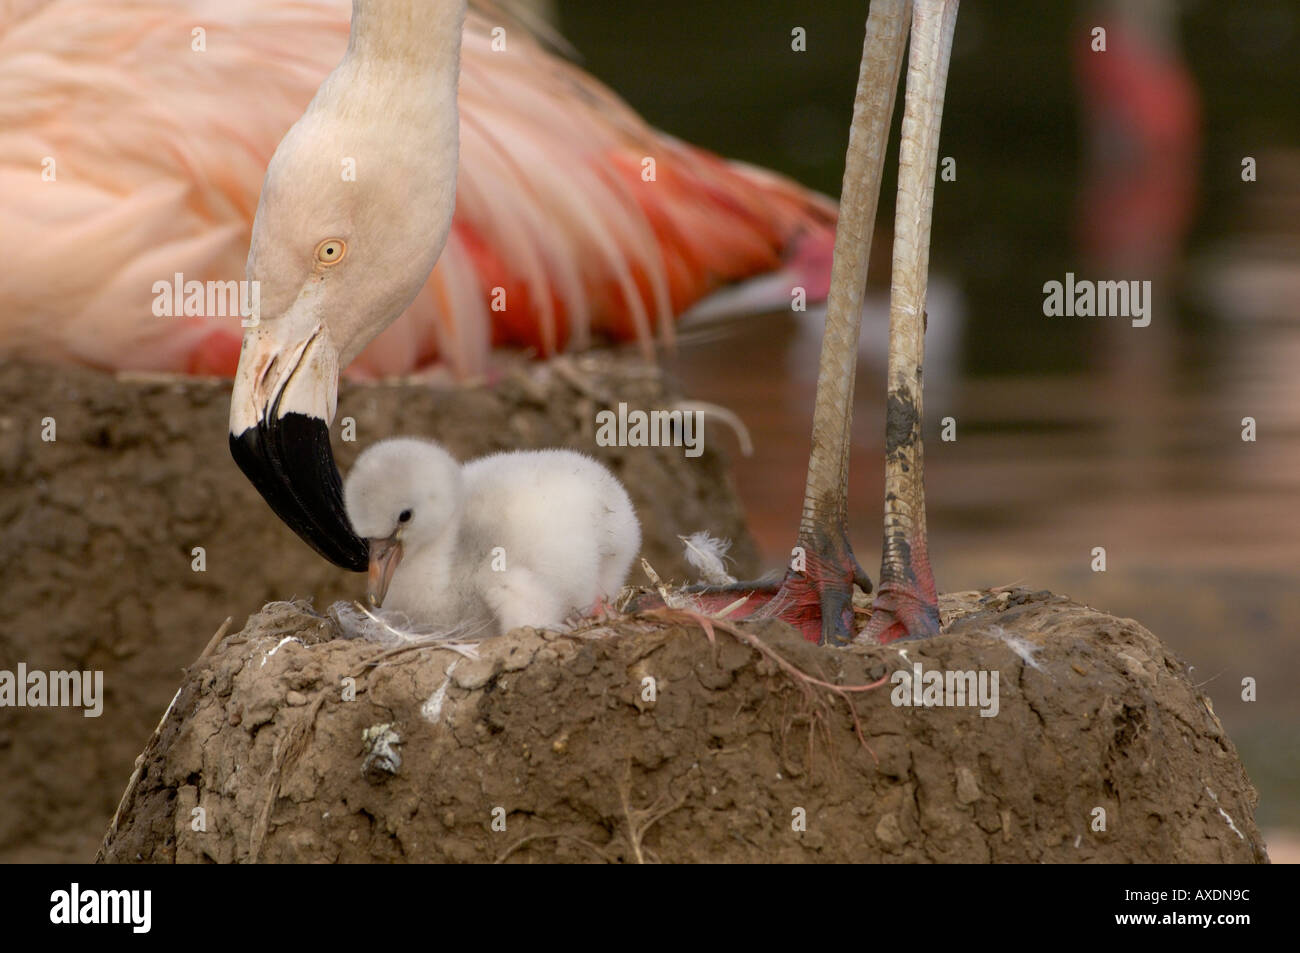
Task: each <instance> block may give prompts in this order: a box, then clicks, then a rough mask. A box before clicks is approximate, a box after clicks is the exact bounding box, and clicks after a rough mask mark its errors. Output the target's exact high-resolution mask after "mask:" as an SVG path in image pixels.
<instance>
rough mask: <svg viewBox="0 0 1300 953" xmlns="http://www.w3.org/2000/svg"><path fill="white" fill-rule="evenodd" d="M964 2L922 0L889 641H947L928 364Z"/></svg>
mask: <svg viewBox="0 0 1300 953" xmlns="http://www.w3.org/2000/svg"><path fill="white" fill-rule="evenodd" d="M957 6H958V0H916V3H915V9H914V13H913V22H912V46H911V53H910V55H909V56H908V65H907V98H906V103H905V105H904V107H903V108H904V112H903V127H902V142H901V144H900V147H899V157H898V165H899V171H898V201H897V206H896V212H895V221H894V261H893V275H892V279H891V285H890V307H889V370H888V375H889V394H888V400H887V403H886V411H885V413H886V418H885V532H884V547H883V550H882V553H881V558H880V588H879V590H878V591H877V593H876V597H875V600H874V602H873V605H872V609H873V612H872V616H871V619H870V621H869V622H868V623H867V626H866V628H865V629H864V630H863V632H862V635H861V638H862V639H864V640H875V641H879V642H888V641H892V640H894V639H898V638H904V637H919V636H928V635H935V634H937V633H938V632H939V608H938V599H937V590H936V587H935V583H934V573H933V572H932V570H931V568H930V558H929V551H928V545H927V540H926V527H925V476H924V455H923V453H922V445H921V421H922V404H921V390H922V388H921V363H922V359H923V357H924V353H925V292H926V278H927V274H928V271H929V264H930V223H931V217H932V212H933V210H934V177H935V166H936V163H937V160H938V154H939V126H940V122H941V119H942V116H943V99H944V88H945V86H946V84H947V76H948V61H949V58H950V56H951V52H952V37H953V31H954V29H955V28H956V23H957Z"/></svg>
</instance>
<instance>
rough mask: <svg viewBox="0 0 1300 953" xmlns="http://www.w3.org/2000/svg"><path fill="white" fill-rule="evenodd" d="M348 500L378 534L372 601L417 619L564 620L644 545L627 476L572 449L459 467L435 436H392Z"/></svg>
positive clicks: (617, 582) (599, 595)
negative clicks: (626, 486) (624, 480)
mask: <svg viewBox="0 0 1300 953" xmlns="http://www.w3.org/2000/svg"><path fill="white" fill-rule="evenodd" d="M343 500H344V506H345V507H346V509H347V513H348V518H349V519H350V520H351V521H352V528H353V529H354V530H355V531H356V533H357V535H359V536H361V537H362V538H364V539H366V540H368V541H369V543H370V584H369V587H368V588H369V594H370V599H371V601H372V602H373V603H374V604H376V605H383V607H384V608H385V609H395V610H397V611H399V612H402V613H404V614H406V615H407V616H408V617H409V618H410V619H411V621H413V622H416V623H419V624H438V625H444V624H445V625H455V624H458V623H463V622H469V621H477V620H491V621H492V623H493V627H494V630H495V632H496V633H498V634H500V633H503V632H508V631H510V630H511V629H514V628H517V627H519V626H524V625H529V626H536V627H539V628H545V627H554V626H557V625H559V624H561V623H562V622H563V621H564V620H565V618H567V617H568V616H569V615H570V614H571V613H573V612H574V611H586V610H588V609H590V608H591V607H592V606H593V605H595V604H596V603H597V602H598V601H599V600H601V599H606V598H611V597H613V596H614V595H616V594H617V593H618V591H619V589H620V588H621V587H622V585H623V583H624V581H625V580H626V578H627V574H628V570H629V569H630V568H631V565H632V560H633V559H635V558H636V555H637V553H638V552H639V551H640V548H641V527H640V525H639V524H638V522H637V518H636V512H635V510H633V508H632V501H631V500H630V499H629V498H628V495H627V491H626V490H624V489H623V485H622V484H621V483H619V481H618V479H617V478H616V477H615V476H614V475H613V474H612V473H610V472H609V470H607V469H606V468H605V467H604V466H602V465H601V464H599V463H597V462H596V461H595V460H593V459H591V458H590V457H587V456H584V455H583V454H581V453H577V452H575V451H572V450H522V451H516V452H512V453H498V454H493V455H492V456H487V457H482V458H480V459H478V460H472V461H470V462H469V463H466V464H464V465H463V466H462V465H461V464H459V463H457V462H456V460H455V459H454V458H453V457H452V456H451V455H450V454H449V453H447V451H446V450H444V449H443V448H442V447H441V446H439V445H438V444H437V443H434V442H433V441H429V440H419V439H413V438H405V437H399V438H395V439H392V440H384V441H381V442H380V443H377V444H374V445H373V446H371V447H369V448H367V449H366V450H365V451H364V452H363V453H362V454H361V456H360V457H358V458H357V462H356V464H355V465H354V466H353V467H352V470H351V472H350V473H349V474H348V477H347V480H346V481H345V483H344V487H343Z"/></svg>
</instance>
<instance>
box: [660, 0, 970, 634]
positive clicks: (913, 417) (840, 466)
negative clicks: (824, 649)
mask: <svg viewBox="0 0 1300 953" xmlns="http://www.w3.org/2000/svg"><path fill="white" fill-rule="evenodd" d="M958 2H959V0H915V2H914V4H913V3H912V2H909V0H873V2H872V4H871V13H870V16H869V17H868V19H867V38H866V43H865V46H864V48H863V54H862V67H861V71H860V72H859V75H858V90H857V97H856V99H855V101H854V108H853V126H852V129H851V131H850V133H849V149H848V155H847V157H846V160H845V168H844V187H843V192H842V194H841V199H840V218H839V223H838V226H837V228H836V233H835V260H834V264H833V265H832V269H831V289H830V297H829V300H828V302H827V315H826V330H825V333H824V335H823V337H822V351H821V361H820V365H819V370H818V378H817V401H816V406H815V409H814V411H813V435H812V454H811V456H810V457H809V461H808V481H807V483H806V485H805V489H804V505H803V515H802V518H801V520H800V523H799V535H798V544H797V546H796V548H795V550H794V553H793V557H794V558H793V559H792V562H791V566H790V568H789V569H788V570H787V572H786V573H785V577H784V578H783V579H782V581H781V584H780V585H779V586H776V585H775V584H767V585H762V584H745V583H738V584H736V585H732V586H725V587H694V588H693V589H692V590H688V591H692V592H693V593H694V595H695V598H696V602H697V604H698V605H699V606H700V607H701V608H702V609H703V610H704V611H720V610H722V609H724V608H726V609H728V611H729V615H730V616H731V617H732V618H746V617H748V618H760V617H773V616H775V617H777V618H780V619H783V620H785V621H786V622H789V623H791V624H792V625H794V626H795V627H796V628H798V629H799V630H800V631H801V632H802V633H803V635H804V638H806V639H808V640H809V641H813V642H819V643H822V644H845V643H847V642H849V641H851V640H853V639H854V637H855V631H854V626H853V587H854V586H855V585H856V586H857V587H858V588H860V589H862V590H863V591H864V592H870V591H871V581H870V579H868V578H867V575H866V573H864V572H863V571H862V567H861V566H860V565H859V564H858V561H857V559H856V558H855V557H854V555H853V549H852V547H851V545H850V544H849V539H848V516H847V514H848V501H847V498H848V474H849V449H850V445H851V440H850V430H851V425H852V420H853V384H854V372H855V370H856V365H857V341H858V333H859V330H860V327H861V317H862V296H863V292H864V289H865V285H866V276H867V260H868V257H869V255H870V252H871V234H872V228H873V225H874V223H875V217H876V205H877V202H878V200H879V197H880V180H881V174H882V172H883V169H884V154H885V148H886V146H887V144H888V138H889V121H890V117H891V116H892V115H893V111H894V96H895V91H896V89H897V88H898V76H899V71H900V69H901V64H902V58H903V49H904V46H905V41H906V38H907V32H908V21H909V19H910V20H911V30H912V45H911V54H910V57H909V61H908V71H907V99H906V104H905V106H904V113H903V126H902V143H901V146H900V149H899V176H898V201H897V207H896V220H895V228H894V231H895V238H894V256H893V257H894V260H893V274H892V277H891V287H890V321H889V372H888V373H889V394H888V403H887V408H886V437H885V443H886V462H885V542H884V548H883V552H882V555H881V572H880V589H879V591H878V592H877V594H876V598H875V600H874V603H873V614H872V617H871V619H870V621H869V622H868V624H867V626H866V628H865V629H864V630H863V632H862V633H861V635H859V636H857V637H858V638H862V639H868V640H877V641H881V642H887V641H892V640H894V639H898V638H903V637H916V636H927V635H934V634H937V633H938V631H939V610H938V598H937V591H936V588H935V584H934V574H933V572H932V571H931V569H930V559H929V554H928V548H927V543H926V533H925V488H924V480H923V470H922V464H923V460H922V447H921V363H922V359H923V357H924V343H925V341H924V334H925V292H926V277H927V273H928V269H929V257H930V221H931V213H932V210H933V208H934V175H935V167H936V164H937V159H938V148H939V125H940V120H941V118H942V114H943V99H944V88H945V84H946V82H947V75H948V62H949V58H950V54H951V50H952V37H953V31H954V29H955V27H956V19H957V6H958ZM742 599H743V601H741V600H742ZM641 605H644V603H642V604H641ZM637 607H638V608H639V607H641V606H640V605H638V606H637Z"/></svg>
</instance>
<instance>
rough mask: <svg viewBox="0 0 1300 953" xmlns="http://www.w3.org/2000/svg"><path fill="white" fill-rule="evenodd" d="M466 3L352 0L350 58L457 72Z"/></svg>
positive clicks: (456, 1)
mask: <svg viewBox="0 0 1300 953" xmlns="http://www.w3.org/2000/svg"><path fill="white" fill-rule="evenodd" d="M465 7H466V0H352V30H351V35H350V37H349V40H348V58H349V59H353V60H364V61H370V62H383V63H385V64H386V65H389V64H401V65H406V66H410V67H414V68H418V69H419V70H421V71H424V70H428V69H438V68H450V69H451V70H452V71H456V70H458V69H459V65H460V43H461V31H462V30H463V29H464V25H465Z"/></svg>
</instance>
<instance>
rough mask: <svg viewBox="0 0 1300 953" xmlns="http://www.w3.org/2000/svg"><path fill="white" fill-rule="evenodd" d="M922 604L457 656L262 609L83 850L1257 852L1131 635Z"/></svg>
mask: <svg viewBox="0 0 1300 953" xmlns="http://www.w3.org/2000/svg"><path fill="white" fill-rule="evenodd" d="M942 610H943V617H944V622H945V631H944V634H943V635H942V636H940V637H938V638H935V639H932V640H928V641H924V642H909V643H904V644H897V643H896V644H894V645H892V646H878V647H876V646H873V647H868V646H854V647H851V648H848V649H842V650H839V649H837V650H831V649H822V648H819V647H817V646H814V645H810V644H808V643H806V642H803V641H801V640H800V639H799V637H798V636H797V634H796V633H795V632H794V630H792V629H790V628H788V627H786V626H785V625H783V624H781V623H778V622H767V623H755V624H743V623H742V624H731V623H727V622H723V621H717V620H714V621H705V620H703V619H702V618H701V617H699V616H693V615H690V614H687V613H684V612H682V611H681V610H662V611H661V612H659V613H657V614H656V613H649V614H641V615H638V616H633V617H620V618H616V619H614V620H612V621H606V622H603V623H593V624H592V625H590V626H589V627H587V628H584V629H581V630H574V631H571V632H567V633H564V634H559V633H551V632H536V631H533V630H529V629H523V630H519V631H516V632H513V633H510V634H508V635H505V636H502V637H500V638H496V639H489V640H485V641H483V642H481V643H479V644H478V645H477V647H476V657H475V653H474V652H473V651H472V650H471V652H470V654H469V655H466V654H463V653H464V651H465V650H464V649H462V650H461V651H454V650H451V649H448V648H445V647H439V646H429V645H405V646H401V647H398V648H392V647H384V646H378V645H375V644H373V643H369V642H364V641H360V640H355V639H344V638H339V634H340V629H339V626H338V625H337V624H336V623H335V622H334V621H332V620H331V618H329V617H328V615H319V614H317V613H315V612H313V611H312V610H311V609H310V607H308V606H307V605H306V604H304V603H279V604H275V605H271V606H268V607H267V608H266V609H265V610H264V611H263V612H262V613H260V614H259V615H256V616H254V617H252V618H250V620H249V622H248V624H247V625H246V626H245V627H244V629H243V631H241V632H239V633H238V634H235V635H231V636H227V637H226V638H225V639H224V640H222V641H221V642H220V644H217V645H215V646H213V647H211V648H210V650H209V651H207V652H205V653H204V655H203V656H202V657H201V658H200V659H199V660H198V661H197V662H195V663H194V665H192V666H191V668H190V669H189V671H188V674H187V676H186V678H185V680H184V683H183V685H182V687H181V689H180V691H179V693H178V694H177V696H176V698H175V701H174V702H173V704H172V706H171V708H170V710H169V712H168V713H167V715H166V716H165V717H164V719H163V721H162V723H161V724H160V725H159V726H158V730H157V732H156V733H155V735H154V737H153V739H152V741H150V743H149V745H148V747H147V748H146V750H145V751H144V753H143V754H142V755H141V756H140V758H139V759H138V761H137V768H136V773H135V775H134V776H133V777H132V779H131V783H130V785H129V787H128V789H127V792H126V794H125V796H124V797H123V799H122V803H121V805H120V808H119V812H118V815H117V816H116V817H115V819H114V821H113V824H112V825H111V827H110V829H109V832H108V834H107V835H106V837H105V840H104V845H103V848H102V851H101V859H103V860H108V861H127V862H130V861H157V862H194V861H220V862H230V861H268V862H316V861H344V862H358V861H362V862H364V861H403V860H405V861H510V862H528V861H582V862H587V861H592V862H637V861H678V862H680V861H750V862H773V861H778V862H787V861H958V862H961V861H966V862H984V861H1045V862H1085V861H1092V862H1115V861H1138V862H1151V863H1158V862H1252V861H1265V860H1267V857H1266V854H1265V852H1264V847H1263V842H1262V840H1261V838H1260V835H1259V832H1258V830H1257V829H1256V827H1255V823H1254V817H1253V814H1254V806H1255V803H1256V794H1255V791H1254V789H1253V788H1252V786H1251V784H1250V782H1249V780H1248V779H1247V777H1246V775H1245V773H1244V771H1243V769H1242V766H1241V763H1240V761H1239V760H1238V758H1237V754H1236V751H1235V749H1234V748H1233V745H1232V743H1231V742H1230V741H1229V740H1228V738H1227V737H1226V736H1225V735H1224V732H1223V728H1222V726H1221V725H1220V723H1219V719H1218V718H1217V717H1216V716H1215V714H1214V711H1213V710H1212V708H1211V707H1210V704H1209V700H1208V699H1207V698H1206V697H1205V696H1204V695H1203V694H1202V693H1201V692H1200V691H1198V690H1197V688H1196V687H1195V686H1194V685H1193V684H1192V683H1191V682H1190V681H1189V679H1188V678H1187V674H1186V671H1185V667H1184V665H1183V664H1182V663H1180V662H1179V661H1178V660H1177V659H1175V658H1174V657H1172V656H1171V655H1170V654H1169V652H1168V651H1167V650H1166V649H1165V648H1164V647H1163V646H1162V645H1161V643H1160V642H1159V641H1158V640H1157V639H1156V638H1155V637H1154V636H1152V635H1151V633H1149V632H1147V631H1146V630H1145V629H1143V628H1142V627H1141V626H1140V625H1138V624H1137V623H1135V622H1133V621H1132V620H1128V619H1119V618H1115V617H1113V616H1110V615H1106V614H1105V613H1102V612H1098V611H1096V610H1093V609H1090V608H1087V607H1086V606H1082V605H1079V604H1077V603H1074V602H1071V601H1069V600H1068V599H1066V598H1064V597H1061V596H1052V595H1051V594H1050V593H1028V592H1026V591H1023V590H1018V591H1002V592H991V593H964V594H960V595H957V596H950V597H945V598H944V600H943V605H942ZM918 664H919V665H920V666H921V667H922V670H923V671H925V672H930V671H936V670H938V671H945V672H952V671H968V670H969V671H975V672H984V673H986V674H991V673H993V672H996V673H998V676H999V677H998V691H997V705H996V714H993V715H992V716H991V717H986V716H983V715H981V711H985V712H987V711H990V706H987V705H986V706H984V707H983V708H981V707H979V706H975V705H967V706H965V707H960V706H955V705H947V706H931V707H924V706H905V705H901V704H896V702H897V701H899V700H901V699H900V696H901V695H902V694H903V693H902V692H900V691H899V689H900V686H899V685H898V684H896V682H895V681H894V676H893V674H892V673H894V672H895V671H899V670H902V671H907V672H911V673H915V671H916V670H915V668H914V666H916V665H918ZM882 678H883V679H884V681H883V683H882V684H879V685H877V686H876V687H874V688H870V689H865V688H864V686H867V685H870V684H872V683H874V682H877V681H879V680H881V679H882ZM968 701H970V699H968Z"/></svg>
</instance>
